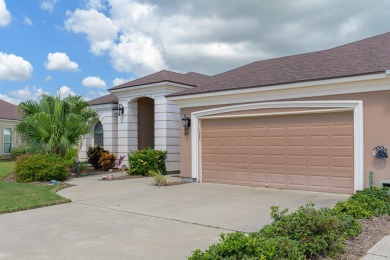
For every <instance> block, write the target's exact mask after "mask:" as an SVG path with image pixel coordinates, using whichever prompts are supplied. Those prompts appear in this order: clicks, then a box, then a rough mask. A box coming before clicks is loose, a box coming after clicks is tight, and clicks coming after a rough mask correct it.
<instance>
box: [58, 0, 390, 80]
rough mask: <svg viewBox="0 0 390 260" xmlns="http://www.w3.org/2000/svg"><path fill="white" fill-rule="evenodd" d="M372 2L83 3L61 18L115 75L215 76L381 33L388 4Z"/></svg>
mask: <svg viewBox="0 0 390 260" xmlns="http://www.w3.org/2000/svg"><path fill="white" fill-rule="evenodd" d="M375 3H376V4H375V5H369V4H367V1H365V0H346V1H337V0H328V1H324V0H323V1H309V0H297V1H290V0H280V1H240V0H230V1H229V4H221V1H208V0H198V1H190V0H181V1H178V0H165V1H159V0H148V1H141V0H105V1H104V0H89V2H88V3H87V8H88V9H87V10H81V9H76V10H74V11H73V12H68V14H67V15H68V19H67V20H66V22H65V26H66V28H67V29H68V30H69V31H72V32H74V33H83V34H86V36H87V39H88V41H89V43H90V49H91V52H92V53H93V54H95V55H107V56H108V57H109V58H110V60H111V65H112V67H113V68H115V69H116V70H117V71H120V72H133V73H136V74H138V76H143V75H145V74H148V73H150V72H155V71H157V70H160V69H166V68H168V69H171V70H174V71H180V72H188V71H197V72H201V73H202V72H203V73H207V74H214V73H218V72H221V71H225V70H227V69H231V68H234V67H237V66H240V65H243V64H246V63H249V62H251V61H255V60H262V59H267V58H272V57H280V56H286V55H291V54H297V53H303V52H310V51H315V50H321V49H326V48H331V47H334V46H338V45H340V44H345V43H348V42H352V41H354V40H358V39H362V38H365V37H369V36H373V35H375V34H380V33H384V32H387V31H388V25H387V24H388V10H389V9H390V1H388V0H378V1H376V2H375ZM101 10H104V11H101ZM318 10H322V12H323V13H326V14H327V15H322V16H321V15H318ZM99 11H100V12H99Z"/></svg>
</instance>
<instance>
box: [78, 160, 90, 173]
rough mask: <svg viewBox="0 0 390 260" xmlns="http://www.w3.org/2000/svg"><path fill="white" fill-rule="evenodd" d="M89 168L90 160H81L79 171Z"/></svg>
mask: <svg viewBox="0 0 390 260" xmlns="http://www.w3.org/2000/svg"><path fill="white" fill-rule="evenodd" d="M87 170H88V162H86V161H83V162H79V169H78V172H86V171H87Z"/></svg>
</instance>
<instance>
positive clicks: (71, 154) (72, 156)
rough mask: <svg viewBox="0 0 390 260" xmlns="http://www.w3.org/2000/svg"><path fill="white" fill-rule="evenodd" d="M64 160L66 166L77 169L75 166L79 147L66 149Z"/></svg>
mask: <svg viewBox="0 0 390 260" xmlns="http://www.w3.org/2000/svg"><path fill="white" fill-rule="evenodd" d="M63 159H64V162H65V164H66V166H67V167H68V168H69V169H71V170H73V171H75V167H76V163H77V161H76V159H77V149H69V150H68V151H66V153H65V155H64V158H63Z"/></svg>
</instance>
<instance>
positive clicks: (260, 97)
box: [167, 73, 390, 108]
mask: <svg viewBox="0 0 390 260" xmlns="http://www.w3.org/2000/svg"><path fill="white" fill-rule="evenodd" d="M381 90H390V79H389V77H386V76H385V74H384V73H381V74H372V75H364V76H356V77H344V78H337V79H329V80H318V81H308V82H301V83H292V84H282V85H276V86H264V87H253V88H243V89H236V90H226V91H217V92H210V93H201V94H193V95H185V96H174V97H167V99H168V100H171V101H173V102H175V103H176V104H177V105H178V106H179V107H180V108H185V107H198V106H211V105H225V104H235V103H249V102H265V101H272V100H281V99H292V98H305V97H318V96H329V95H340V94H351V93H360V92H371V91H381Z"/></svg>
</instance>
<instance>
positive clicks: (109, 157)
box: [99, 152, 116, 171]
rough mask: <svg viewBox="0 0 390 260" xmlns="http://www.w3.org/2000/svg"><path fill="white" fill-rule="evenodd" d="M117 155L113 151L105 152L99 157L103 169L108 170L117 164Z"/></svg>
mask: <svg viewBox="0 0 390 260" xmlns="http://www.w3.org/2000/svg"><path fill="white" fill-rule="evenodd" d="M115 160H116V157H115V155H114V154H113V153H109V152H107V153H106V152H103V153H102V154H101V156H100V159H99V164H100V166H101V167H102V169H103V170H105V171H108V170H109V169H112V168H113V167H114V166H115Z"/></svg>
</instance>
